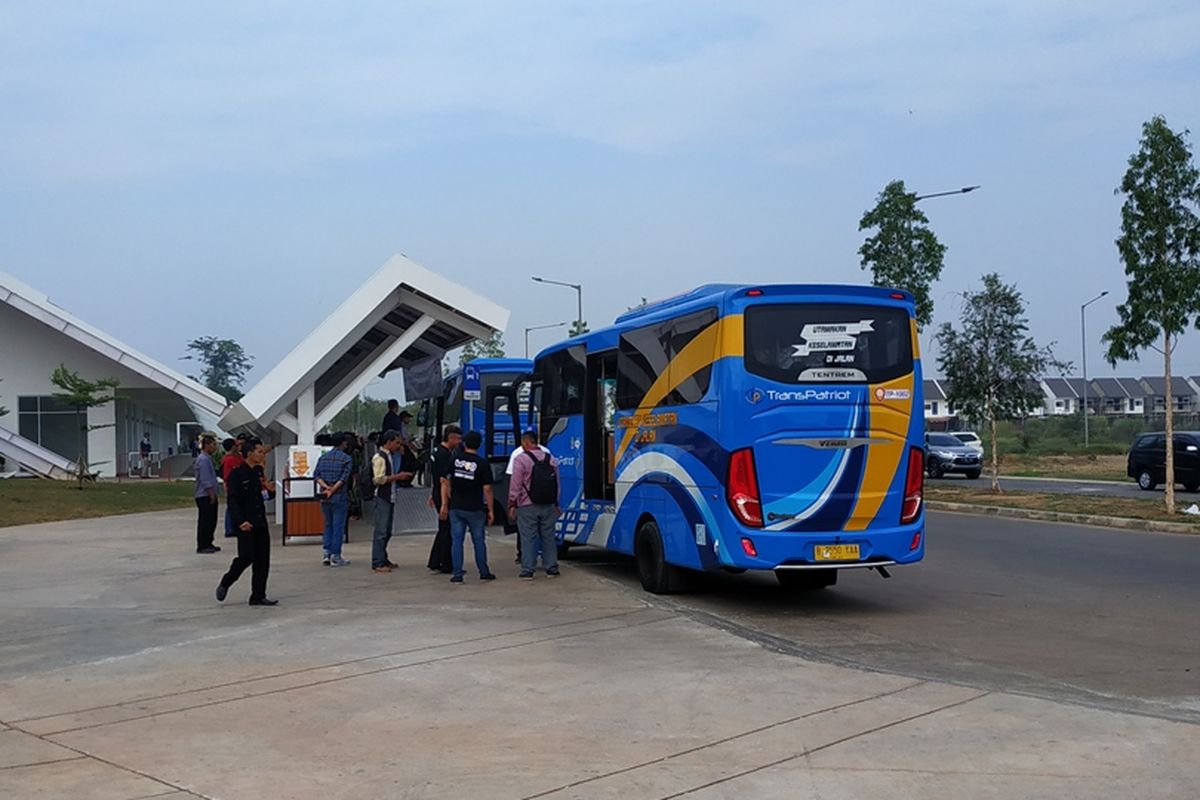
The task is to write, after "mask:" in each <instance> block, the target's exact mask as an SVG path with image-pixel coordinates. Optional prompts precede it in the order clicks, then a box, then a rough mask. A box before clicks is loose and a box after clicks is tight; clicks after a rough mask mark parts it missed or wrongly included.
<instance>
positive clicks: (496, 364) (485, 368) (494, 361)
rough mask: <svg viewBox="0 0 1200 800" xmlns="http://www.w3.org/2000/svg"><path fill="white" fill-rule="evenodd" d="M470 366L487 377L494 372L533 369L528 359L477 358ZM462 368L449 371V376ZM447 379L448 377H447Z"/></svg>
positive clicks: (522, 371)
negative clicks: (476, 368)
mask: <svg viewBox="0 0 1200 800" xmlns="http://www.w3.org/2000/svg"><path fill="white" fill-rule="evenodd" d="M471 366H473V367H478V368H479V371H480V373H482V374H484V375H487V374H489V373H494V372H520V373H525V372H529V371H531V370H532V369H533V360H532V359H528V358H477V359H475V360H474V361H472V362H471ZM462 369H463V368H462V367H458V368H456V369H453V370H451V371H450V376H453V375H457V374H459V373H460V372H462ZM447 377H449V376H447Z"/></svg>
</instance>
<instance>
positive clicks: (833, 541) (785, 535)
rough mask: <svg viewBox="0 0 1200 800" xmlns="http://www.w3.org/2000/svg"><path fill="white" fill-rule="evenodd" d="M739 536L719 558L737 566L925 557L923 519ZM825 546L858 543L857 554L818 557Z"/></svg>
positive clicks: (816, 565)
mask: <svg viewBox="0 0 1200 800" xmlns="http://www.w3.org/2000/svg"><path fill="white" fill-rule="evenodd" d="M738 536H739V538H740V540H741V541H736V540H735V541H732V542H729V543H728V545H727V547H728V549H727V550H726V552H725V553H724V554H723V555H724V558H722V559H721V560H722V561H723V562H725V564H726V566H729V567H733V568H736V569H762V570H776V569H779V570H793V569H796V570H803V569H865V568H870V567H879V566H884V567H889V566H903V565H905V564H915V563H916V562H918V561H920V560H921V559H922V558H924V557H925V525H924V520H923V519H922V520H921V522H920V523H919V524H915V525H905V526H903V527H897V528H890V529H882V530H870V531H836V532H830V533H808V532H794V531H787V532H778V533H776V532H769V531H762V530H752V529H749V528H746V529H743V530H742V531H741V532H740V533H739V534H738ZM828 545H853V546H857V548H858V550H857V557H854V558H847V559H844V560H826V559H822V558H820V557H819V556H820V555H821V554H820V553H818V552H817V551H818V548H823V547H825V546H828Z"/></svg>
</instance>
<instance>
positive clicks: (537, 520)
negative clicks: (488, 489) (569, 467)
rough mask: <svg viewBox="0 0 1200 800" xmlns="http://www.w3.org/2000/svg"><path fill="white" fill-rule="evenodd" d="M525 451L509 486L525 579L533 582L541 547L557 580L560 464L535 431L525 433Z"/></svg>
mask: <svg viewBox="0 0 1200 800" xmlns="http://www.w3.org/2000/svg"><path fill="white" fill-rule="evenodd" d="M521 448H522V450H523V452H522V453H520V454H518V455H517V457H516V459H515V460H514V463H513V473H512V480H511V481H509V484H508V515H509V516H510V517H516V520H517V529H518V531H519V532H520V533H519V535H520V537H521V580H526V581H531V580H533V570H534V567H535V566H537V556H538V550H539V547H538V545H539V544H540V545H541V547H540V550H541V554H542V563H543V564H545V565H546V575H547V576H549V577H551V578H557V577H558V575H559V572H558V550H557V542H556V541H555V537H554V523H555V521H557V520H558V516H559V513H560V509H559V506H558V487H559V474H558V462H557V461H556V460H555V459H554V457H553V456H551V455H550V453H549V452H546V451H545V450H544V449H543V448H541V447H539V446H538V437H537V433H536V432H535V431H525V433H524V434H522V436H521Z"/></svg>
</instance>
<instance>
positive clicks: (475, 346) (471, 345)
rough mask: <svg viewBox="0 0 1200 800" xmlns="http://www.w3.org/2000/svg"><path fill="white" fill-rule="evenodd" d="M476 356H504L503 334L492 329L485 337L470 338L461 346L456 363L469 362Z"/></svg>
mask: <svg viewBox="0 0 1200 800" xmlns="http://www.w3.org/2000/svg"><path fill="white" fill-rule="evenodd" d="M477 358H504V334H503V333H501V332H500V331H493V332H492V335H491V336H489V337H488V338H487V339H472V340H471V341H470V342H468V343H467V346H466V347H464V348H463V351H462V355H460V356H459V357H458V363H459V365H460V366H461V365H463V364H470V363H471V362H472V361H474V360H475V359H477Z"/></svg>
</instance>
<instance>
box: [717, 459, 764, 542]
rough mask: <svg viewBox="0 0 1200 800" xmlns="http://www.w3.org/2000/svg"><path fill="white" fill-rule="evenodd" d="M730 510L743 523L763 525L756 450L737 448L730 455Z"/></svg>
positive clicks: (728, 498)
mask: <svg viewBox="0 0 1200 800" xmlns="http://www.w3.org/2000/svg"><path fill="white" fill-rule="evenodd" d="M725 498H726V500H727V501H728V502H729V510H730V511H732V512H733V515H734V516H735V517H737V518H738V521H739V522H741V523H742V524H743V525H748V526H749V527H751V528H761V527H762V526H763V513H762V500H761V498H759V495H758V475H757V474H755V471H754V451H753V450H751V449H750V448H748V447H747V448H746V449H744V450H737V451H735V452H734V453H733V454H732V455H731V456H730V457H729V480H727V481H726V482H725Z"/></svg>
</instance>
